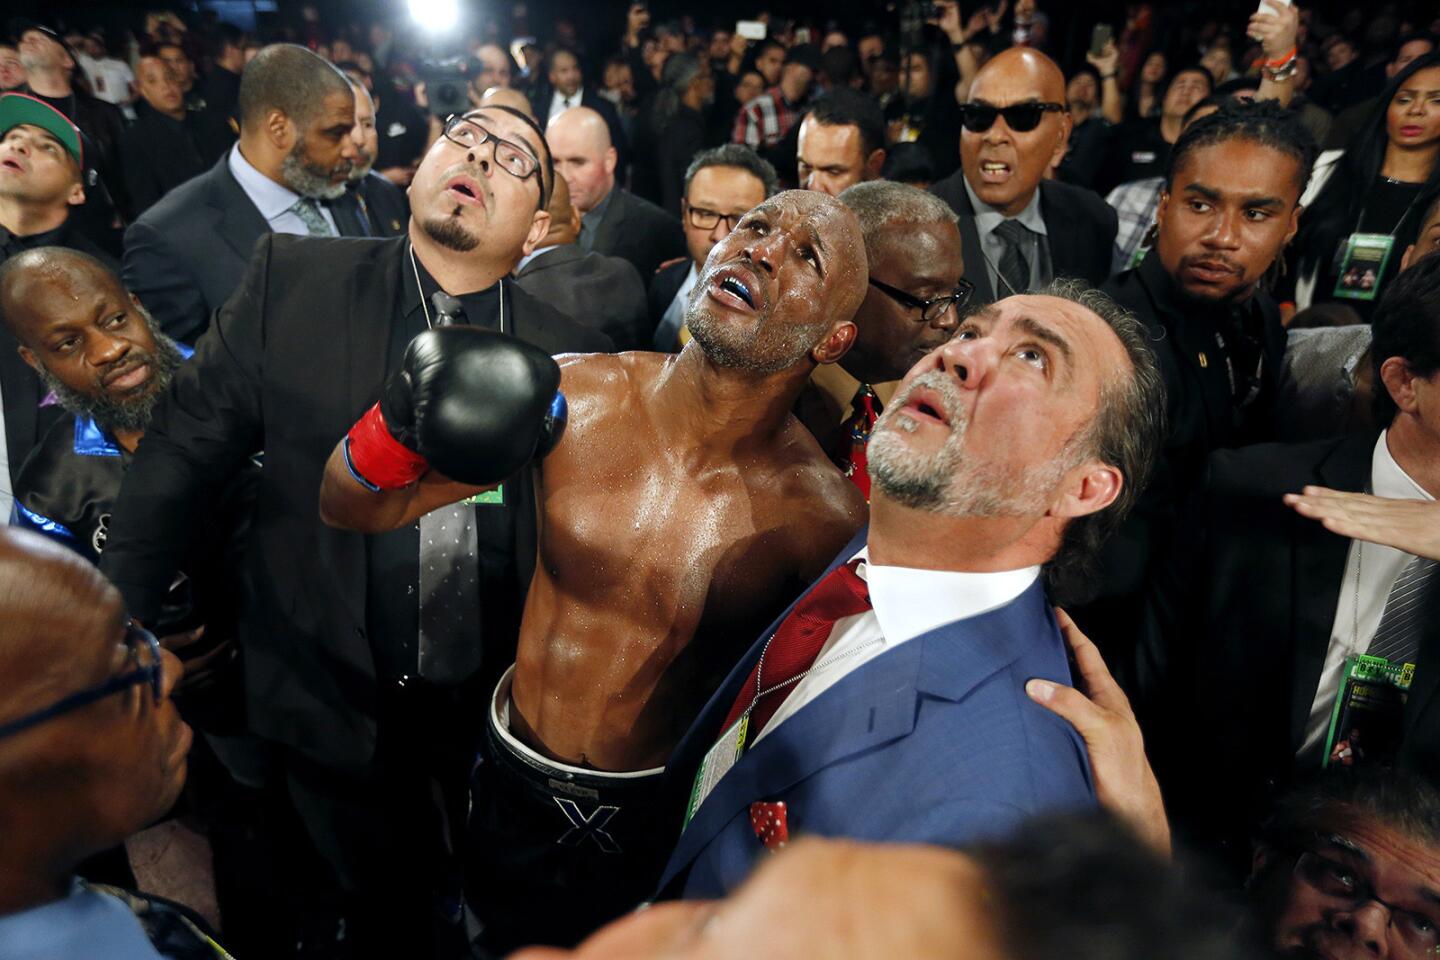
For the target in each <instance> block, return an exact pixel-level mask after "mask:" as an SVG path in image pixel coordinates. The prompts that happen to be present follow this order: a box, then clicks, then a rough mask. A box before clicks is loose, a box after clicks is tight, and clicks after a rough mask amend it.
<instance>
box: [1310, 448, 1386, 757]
mask: <svg viewBox="0 0 1440 960" xmlns="http://www.w3.org/2000/svg"><path fill="white" fill-rule="evenodd" d="M1374 446H1375V439H1374V436H1373V435H1367V436H1365V437H1354V438H1351V439H1348V440H1346V441H1344V442H1343V443H1341V444H1339V445H1337V446H1336V447H1334V448H1333V449H1332V450H1331V452H1330V454H1329V455H1328V456H1326V458H1325V459H1324V460H1322V461H1321V462H1320V463H1319V464H1317V465H1316V469H1315V474H1316V478H1315V479H1316V481H1317V482H1319V483H1320V484H1322V485H1324V486H1327V487H1332V488H1334V489H1337V490H1349V491H1358V490H1363V489H1364V488H1365V483H1366V480H1367V479H1368V478H1369V476H1370V456H1369V454H1370V451H1371V450H1372V449H1373V448H1374ZM1289 522H1290V524H1291V530H1292V531H1293V532H1292V536H1291V545H1292V553H1291V563H1292V564H1293V569H1294V578H1295V587H1294V590H1293V592H1292V594H1291V603H1292V604H1293V609H1292V611H1291V616H1290V622H1291V624H1292V625H1293V626H1292V630H1293V633H1292V634H1291V637H1290V650H1291V670H1290V682H1291V691H1290V745H1291V749H1292V750H1293V749H1294V748H1296V747H1298V746H1299V745H1300V742H1301V740H1302V739H1303V737H1304V735H1305V723H1306V721H1307V720H1308V719H1309V717H1310V707H1311V705H1312V704H1313V703H1314V702H1315V690H1316V688H1317V687H1319V685H1320V672H1321V670H1322V669H1323V667H1324V665H1325V656H1326V653H1327V652H1328V651H1329V649H1330V630H1331V627H1332V626H1333V625H1334V623H1335V610H1336V608H1337V606H1338V605H1339V602H1340V590H1341V587H1342V586H1343V584H1342V582H1341V581H1343V580H1344V579H1345V560H1346V558H1347V557H1348V555H1349V552H1350V541H1349V540H1347V539H1346V538H1344V537H1339V536H1336V535H1335V534H1333V533H1330V532H1329V531H1328V530H1326V529H1325V528H1324V527H1322V526H1321V525H1320V524H1318V523H1316V522H1315V521H1314V520H1309V519H1307V518H1305V517H1302V516H1300V515H1299V514H1295V515H1294V516H1292V517H1290V518H1289Z"/></svg>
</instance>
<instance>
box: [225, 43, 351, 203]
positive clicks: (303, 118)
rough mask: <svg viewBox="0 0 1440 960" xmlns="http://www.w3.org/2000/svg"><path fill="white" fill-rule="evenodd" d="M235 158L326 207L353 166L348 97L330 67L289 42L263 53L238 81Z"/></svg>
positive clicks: (342, 77) (342, 82) (346, 80)
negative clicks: (325, 202)
mask: <svg viewBox="0 0 1440 960" xmlns="http://www.w3.org/2000/svg"><path fill="white" fill-rule="evenodd" d="M239 110H240V152H241V153H242V154H243V155H244V157H245V159H246V160H247V161H249V162H250V164H251V165H252V166H254V167H255V169H257V170H259V171H260V172H261V173H263V174H264V175H265V176H267V177H269V178H270V179H271V180H274V181H275V182H276V183H280V184H282V185H284V186H286V187H288V188H289V189H291V190H293V191H294V192H295V193H298V194H300V195H301V196H302V197H311V198H314V199H328V200H333V199H336V198H337V197H339V196H340V195H341V194H343V193H344V192H345V184H346V182H347V181H348V180H349V176H350V171H351V169H352V168H353V166H354V165H355V163H356V162H357V161H358V160H359V150H358V149H357V146H356V143H355V138H354V137H353V136H352V135H351V133H352V131H353V130H354V127H355V94H354V91H353V90H352V89H351V86H350V80H349V78H347V77H346V76H345V74H343V73H341V72H340V71H339V70H337V69H336V68H335V67H334V66H332V65H331V64H329V63H327V62H326V61H325V60H323V59H321V58H320V57H318V56H316V55H315V54H313V53H311V52H310V51H309V50H306V49H305V48H304V47H300V46H296V45H295V44H293V43H277V44H272V45H271V46H268V47H265V48H264V49H263V50H261V51H260V52H259V53H257V54H256V55H255V58H254V59H253V60H251V61H250V62H249V63H248V64H246V65H245V72H244V73H243V74H241V75H240V98H239Z"/></svg>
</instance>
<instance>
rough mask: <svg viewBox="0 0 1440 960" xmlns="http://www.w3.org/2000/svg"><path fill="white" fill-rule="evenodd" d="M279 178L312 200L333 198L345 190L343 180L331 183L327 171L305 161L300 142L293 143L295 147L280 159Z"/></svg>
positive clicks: (336, 197)
mask: <svg viewBox="0 0 1440 960" xmlns="http://www.w3.org/2000/svg"><path fill="white" fill-rule="evenodd" d="M347 176H348V174H347ZM280 179H282V180H284V181H285V185H286V186H287V187H289V188H290V189H291V190H294V191H295V192H296V193H298V194H300V196H302V197H309V198H311V199H312V200H335V199H338V198H339V197H340V196H341V195H342V194H343V193H344V192H345V181H344V180H341V181H340V182H339V183H331V182H330V176H329V174H328V172H326V171H322V170H318V169H316V168H315V167H313V166H311V165H310V164H308V163H306V162H305V160H304V159H303V157H302V156H301V144H298V143H297V144H295V149H293V150H291V151H290V152H289V153H287V154H286V155H285V159H284V160H282V161H280Z"/></svg>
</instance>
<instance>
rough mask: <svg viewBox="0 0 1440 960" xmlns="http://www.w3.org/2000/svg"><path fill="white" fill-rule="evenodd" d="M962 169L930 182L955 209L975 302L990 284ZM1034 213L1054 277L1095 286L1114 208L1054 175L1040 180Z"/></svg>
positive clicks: (984, 298) (1105, 265)
mask: <svg viewBox="0 0 1440 960" xmlns="http://www.w3.org/2000/svg"><path fill="white" fill-rule="evenodd" d="M964 177H965V171H964V170H963V169H961V170H956V171H955V172H954V173H952V174H951V175H950V176H948V177H946V178H945V179H944V180H941V181H940V182H939V183H936V184H934V185H932V186H931V187H930V192H931V193H933V194H935V195H936V196H937V197H939V198H940V199H942V200H944V201H945V202H946V203H948V204H950V208H951V209H952V210H954V211H955V212H956V213H958V214H959V215H960V243H961V248H962V251H963V254H964V257H965V279H966V280H969V281H970V282H971V283H973V284H975V295H974V296H973V297H972V301H973V302H975V303H991V302H993V301H994V300H995V299H996V297H995V291H994V290H993V289H992V288H991V286H990V275H989V271H988V270H986V269H985V255H984V253H983V252H982V251H981V248H980V234H979V232H978V231H977V230H976V229H975V208H974V207H972V206H971V205H970V195H969V194H968V193H966V192H965V183H964ZM1040 216H1041V218H1042V219H1043V220H1044V221H1045V227H1046V229H1047V230H1048V231H1049V232H1048V234H1047V236H1048V238H1049V241H1050V263H1051V265H1052V266H1053V267H1054V268H1055V276H1057V277H1077V278H1079V279H1081V280H1085V281H1088V282H1089V283H1091V284H1094V285H1096V286H1098V285H1099V284H1101V283H1103V282H1104V281H1105V278H1106V277H1108V276H1109V275H1110V253H1109V251H1110V249H1111V248H1112V247H1114V246H1115V231H1116V229H1117V226H1118V220H1117V219H1116V216H1115V210H1114V209H1113V208H1112V207H1111V206H1110V205H1109V204H1108V203H1106V202H1105V201H1104V200H1102V199H1101V198H1100V197H1099V196H1098V195H1097V194H1095V193H1092V192H1091V191H1089V190H1085V189H1082V188H1080V187H1073V186H1071V185H1070V184H1068V183H1061V182H1059V181H1058V180H1041V181H1040Z"/></svg>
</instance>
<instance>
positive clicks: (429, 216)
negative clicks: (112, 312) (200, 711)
mask: <svg viewBox="0 0 1440 960" xmlns="http://www.w3.org/2000/svg"><path fill="white" fill-rule="evenodd" d="M305 56H309V54H306V55H305ZM252 67H253V64H252ZM250 69H251V68H247V69H246V82H247V83H248V81H249V79H250ZM342 82H343V81H342ZM348 96H349V92H348V87H347V90H346V97H348ZM242 100H243V98H242ZM351 124H353V115H352V114H347V116H346V127H345V131H346V133H347V135H348V133H349V130H350V128H351ZM553 179H554V171H553V168H552V166H551V164H550V158H549V152H548V150H547V148H546V145H545V141H544V138H543V137H542V136H541V134H540V131H539V130H538V129H537V128H536V126H535V124H534V121H532V120H530V119H529V118H528V117H525V116H524V115H521V114H518V113H515V112H514V111H511V110H508V109H506V108H503V107H486V108H482V109H479V110H474V111H471V112H469V113H468V114H466V115H465V116H464V117H456V118H452V120H451V121H450V123H449V124H448V125H447V128H446V132H445V135H444V136H443V137H441V138H440V139H439V140H437V141H436V142H435V143H434V144H433V145H432V146H431V147H430V150H429V151H428V152H427V153H426V156H425V159H424V160H423V162H422V163H421V164H420V167H419V169H418V170H417V171H416V173H415V179H414V181H413V182H412V184H411V186H410V191H409V197H410V206H411V210H412V213H413V216H412V217H411V219H410V223H409V227H408V230H407V232H406V235H404V236H401V237H393V238H386V239H373V240H361V239H342V240H320V239H315V238H308V237H299V238H297V237H289V236H279V235H267V236H264V237H262V239H261V240H260V242H259V243H258V244H257V246H256V249H255V254H254V256H253V258H252V259H251V263H250V267H249V271H248V273H247V275H246V277H245V279H244V280H243V282H242V283H241V284H240V286H239V287H238V288H237V290H236V292H235V295H234V296H233V297H232V298H231V299H230V300H229V301H228V302H227V303H226V304H225V306H224V307H223V308H222V309H221V310H220V312H219V314H218V317H217V320H216V322H215V323H214V325H212V326H211V328H210V330H209V331H208V332H207V333H206V334H205V336H203V337H202V338H201V339H200V342H199V344H198V345H197V348H196V354H195V357H194V359H192V360H191V361H190V362H189V363H187V364H186V365H185V366H184V367H182V368H181V370H180V372H179V373H178V374H177V375H176V378H175V382H174V384H173V385H172V387H171V389H170V391H169V392H168V393H167V395H166V398H165V400H164V401H163V402H162V403H161V404H160V406H159V407H158V408H157V409H156V412H155V415H154V417H153V418H152V420H151V424H150V429H149V430H148V431H147V432H146V435H145V442H144V444H142V445H141V447H140V449H139V452H138V453H137V454H136V457H135V460H134V462H133V463H132V464H131V467H130V470H129V472H128V473H127V475H126V478H125V483H124V485H123V487H122V488H121V492H120V497H119V499H118V500H117V502H116V505H115V519H114V522H112V524H111V527H110V537H109V541H108V543H107V546H106V549H105V553H104V555H103V556H102V558H101V565H102V567H103V569H104V570H105V571H106V572H107V573H108V574H109V575H110V576H111V578H112V580H113V581H114V582H115V583H116V585H117V586H118V587H119V588H120V590H121V591H122V592H123V593H124V594H125V597H126V600H127V605H128V607H129V609H130V610H131V612H132V613H134V614H135V616H136V617H138V618H139V619H140V620H141V621H142V622H150V621H152V620H153V619H154V617H155V616H156V615H157V613H158V611H159V608H160V602H161V599H162V598H163V596H164V593H165V590H166V588H167V587H168V586H169V573H170V571H171V570H173V569H174V567H175V564H176V562H177V560H178V558H179V557H180V556H182V555H183V553H184V551H185V548H186V546H187V544H188V543H189V542H190V538H191V530H190V527H191V523H192V521H191V518H192V517H194V516H195V515H196V514H197V513H199V512H200V511H202V510H204V509H205V506H206V504H208V503H210V502H211V500H212V499H213V498H214V497H215V496H216V495H217V493H218V491H219V490H220V488H221V487H222V486H223V485H224V483H225V482H226V481H227V480H228V479H229V478H230V477H231V476H232V475H233V474H234V473H235V471H236V470H237V468H239V467H240V466H241V465H243V464H244V463H245V462H246V461H247V460H248V459H249V458H250V457H251V456H252V455H253V454H254V453H255V452H256V451H257V450H261V449H263V450H264V451H265V456H264V464H265V466H264V469H263V471H261V477H260V481H259V484H258V489H257V494H256V510H255V516H254V520H253V522H252V528H251V539H250V542H249V547H248V550H247V553H246V557H245V561H244V562H245V570H246V576H245V577H244V581H245V584H246V590H245V595H244V598H243V599H244V604H243V610H242V614H241V617H240V621H239V627H238V629H239V638H240V644H241V647H242V649H243V651H244V668H245V680H246V684H245V686H246V693H247V697H248V700H247V708H248V721H249V724H250V728H251V730H252V732H254V733H255V734H256V735H257V736H259V737H261V738H262V739H264V740H265V741H266V742H267V743H269V744H271V745H272V746H273V748H274V750H275V753H276V756H277V759H278V766H279V767H280V768H281V771H280V776H281V777H282V778H283V781H284V783H285V786H286V788H287V789H288V791H289V793H290V795H291V797H292V799H293V801H294V806H295V809H296V810H297V811H298V813H299V814H300V816H301V818H302V819H303V820H304V821H305V826H306V828H307V830H308V832H309V834H310V838H311V840H312V841H313V842H314V844H315V845H316V847H317V849H318V851H319V852H320V853H321V854H322V855H323V857H324V858H325V860H326V862H327V863H328V865H329V868H330V870H331V871H332V875H333V882H334V883H336V884H338V886H339V888H340V890H339V898H340V910H341V913H342V916H341V917H336V918H334V919H333V920H332V922H331V923H330V925H329V926H328V929H327V930H326V931H325V932H327V933H328V939H329V940H331V941H334V940H335V939H337V937H340V938H343V939H344V940H345V941H346V946H345V948H346V949H350V950H352V951H353V955H355V956H361V957H371V956H375V957H386V958H390V957H402V956H403V957H416V958H420V957H431V956H447V957H448V956H451V955H452V953H453V949H454V947H455V941H456V940H457V939H459V938H461V937H462V936H463V934H462V933H461V931H459V930H458V929H457V928H456V926H455V923H456V919H457V918H456V916H455V910H454V904H455V903H456V902H458V896H459V892H458V890H456V889H453V887H456V886H458V881H457V880H456V879H455V877H456V875H457V872H458V871H457V868H456V863H455V861H454V857H453V852H452V850H450V849H449V848H448V847H447V844H449V843H451V842H452V838H456V839H458V837H459V834H458V831H459V830H460V829H461V822H460V819H459V818H463V811H464V777H465V774H466V772H467V771H468V770H469V768H470V766H471V764H472V763H473V739H474V736H475V734H476V733H477V732H478V729H477V728H478V726H479V722H480V718H479V717H478V716H477V715H476V712H475V710H474V708H473V703H474V702H476V701H477V700H478V699H480V698H482V697H483V695H484V694H482V693H481V690H482V689H484V693H488V692H489V683H488V682H487V681H486V677H485V674H484V672H483V671H482V670H481V668H482V667H484V666H489V667H491V671H490V673H491V674H493V673H494V672H496V671H498V669H500V668H502V667H503V666H505V665H507V664H508V663H509V662H510V660H511V658H512V657H513V651H514V646H513V645H514V636H515V630H516V625H517V624H518V622H519V616H520V605H521V604H522V603H523V601H524V592H525V585H526V584H527V583H528V582H529V577H530V569H529V567H530V565H531V564H532V563H533V562H534V550H535V547H534V543H535V539H534V538H535V515H534V507H533V495H532V492H531V486H530V484H529V483H528V482H527V479H528V478H527V476H525V475H519V476H516V477H515V478H514V479H513V480H508V479H507V482H506V483H505V485H504V488H503V490H500V491H496V492H494V493H492V494H491V495H489V496H487V497H483V498H481V499H480V501H479V502H476V503H473V504H472V503H466V504H463V505H461V506H459V507H456V508H453V509H448V510H444V511H440V512H438V513H437V514H436V515H434V516H427V517H421V518H420V519H419V521H418V522H417V523H410V524H405V525H403V526H402V527H401V528H400V529H396V530H394V531H393V532H391V533H388V534H385V535H383V536H371V537H367V536H362V535H359V534H356V533H349V532H342V531H339V530H335V529H332V528H330V527H327V526H325V525H324V524H323V523H322V522H321V519H320V512H319V505H318V503H317V498H318V494H319V491H320V484H321V477H322V474H323V472H324V465H325V461H326V457H327V456H328V455H329V454H330V452H331V450H332V448H333V447H334V445H335V438H336V437H338V436H341V435H342V434H344V432H345V431H346V430H347V429H348V428H349V427H350V425H351V424H353V423H354V422H355V420H356V418H357V417H359V416H360V415H361V414H362V413H364V412H365V411H366V409H367V408H369V407H371V406H372V405H374V404H375V402H376V399H377V397H378V396H379V395H380V393H381V387H382V385H383V384H384V383H385V382H386V378H387V376H389V375H390V374H391V373H393V372H395V371H398V370H399V369H400V368H401V364H402V359H403V357H404V356H405V354H406V349H407V345H408V344H409V343H410V342H411V340H412V339H414V338H415V337H416V335H417V334H421V333H425V332H426V331H427V330H428V329H429V328H431V327H440V326H447V325H451V326H453V325H464V324H468V325H472V326H475V327H480V328H485V329H489V330H492V331H496V335H495V336H493V337H489V338H487V339H491V340H495V341H500V342H501V343H503V344H505V345H508V348H509V349H511V350H519V349H521V348H524V349H525V350H527V351H531V352H534V351H535V349H536V348H538V349H539V351H543V353H545V354H555V353H566V352H571V351H591V350H605V349H607V348H608V347H609V346H610V342H609V340H608V338H606V337H605V336H604V335H603V334H601V333H599V332H597V331H595V330H593V329H591V328H588V327H584V326H581V325H579V324H577V323H575V322H573V321H571V320H569V319H568V318H566V317H564V316H563V315H561V314H560V313H558V312H557V311H555V310H554V309H553V308H551V307H549V306H548V305H547V304H544V303H542V302H541V301H538V300H536V299H534V298H533V297H531V296H530V295H528V294H527V293H525V292H524V291H523V290H520V289H518V288H517V287H516V285H515V284H514V283H512V282H508V281H507V280H506V278H507V277H508V276H509V274H510V273H511V271H512V270H513V269H514V267H515V264H516V263H517V262H519V260H520V258H521V257H522V256H524V255H525V254H527V253H529V252H530V251H532V250H533V249H534V247H535V244H536V243H538V242H539V240H540V238H541V237H542V236H544V234H545V232H546V229H547V228H548V226H549V216H548V214H547V213H546V212H545V204H546V200H547V199H548V196H549V190H550V189H551V186H552V184H553ZM162 205H163V202H162ZM501 334H503V336H502V335H501ZM520 341H524V343H521V342H520ZM546 362H547V363H548V362H549V361H548V360H547V361H546ZM552 394H553V389H552ZM447 611H450V612H453V613H455V614H456V616H455V617H454V618H452V619H445V618H444V616H443V615H444V614H445V613H446V612H447ZM422 631H423V632H422ZM422 638H423V642H422ZM322 892H328V891H322ZM447 905H448V906H447ZM309 919H310V920H311V921H312V929H313V928H314V927H318V926H320V923H319V921H320V920H321V919H322V918H321V917H320V916H319V915H318V914H312V915H311V916H310V917H309ZM341 919H343V921H344V922H343V925H342V924H340V923H339V921H340V920H341ZM331 949H334V947H332V948H331Z"/></svg>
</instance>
